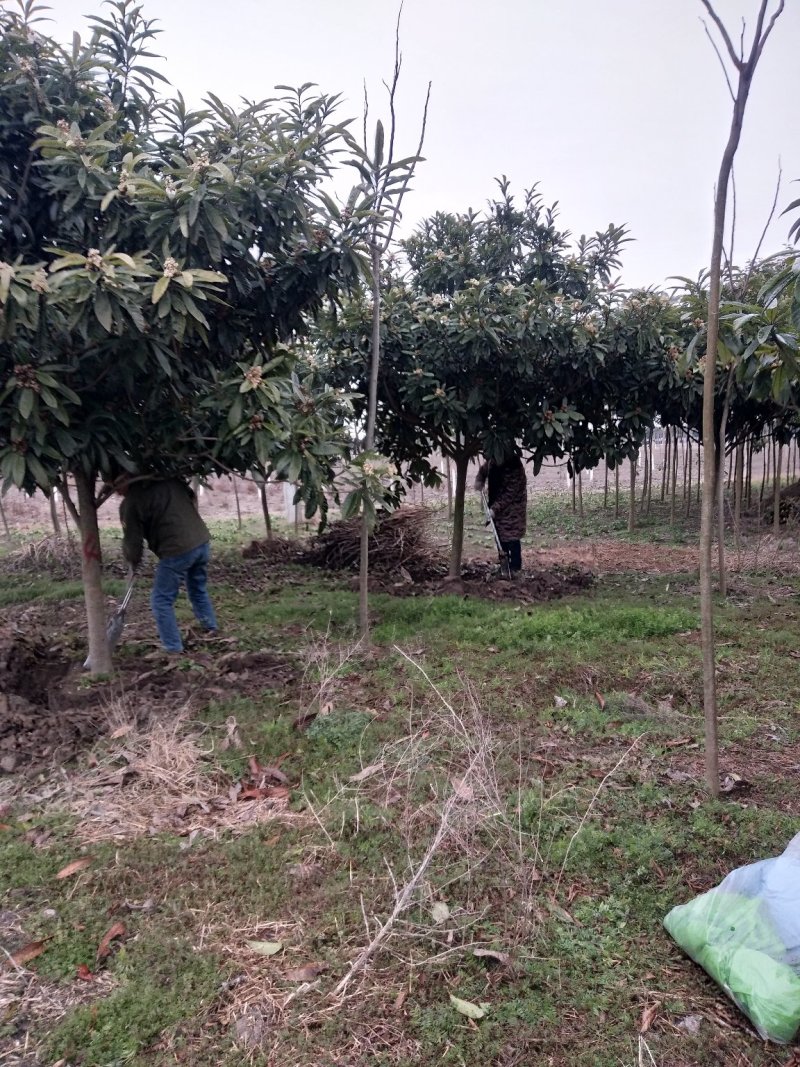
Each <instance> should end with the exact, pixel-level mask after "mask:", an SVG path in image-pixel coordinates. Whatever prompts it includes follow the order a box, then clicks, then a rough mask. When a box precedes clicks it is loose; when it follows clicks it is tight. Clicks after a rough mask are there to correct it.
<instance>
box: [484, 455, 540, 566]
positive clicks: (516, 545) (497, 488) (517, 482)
mask: <svg viewBox="0 0 800 1067" xmlns="http://www.w3.org/2000/svg"><path fill="white" fill-rule="evenodd" d="M475 488H476V489H477V490H478V492H483V491H484V490H486V495H487V500H488V503H489V510H490V511H491V514H492V518H493V519H494V525H495V528H496V530H497V536H498V537H499V538H500V543H501V545H502V546H503V551H504V552H505V553H506V554H507V555H508V564H509V569H510V570H511V572H512V573H516V572H519V571H521V570H522V545H521V544H520V539H521V538H522V537H524V536H525V530H526V529H527V525H528V480H527V478H526V477H525V467H524V465H523V462H522V459H521V458H520V456H519V455H517V454H514V455H511V456H508V457H507V458H506V459H505V460H504V461H503V462H502V463H496V462H495V461H494V460H491V459H490V460H487V461H486V462H485V463H483V464H482V465H481V467H480V469H479V470H478V475H477V477H476V479H475Z"/></svg>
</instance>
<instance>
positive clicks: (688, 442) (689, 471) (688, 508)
mask: <svg viewBox="0 0 800 1067" xmlns="http://www.w3.org/2000/svg"><path fill="white" fill-rule="evenodd" d="M686 454H687V461H686V473H687V474H688V476H689V483H688V487H687V492H686V518H687V519H688V518H689V513H690V512H691V510H692V439H691V437H690V436H689V434H688V432H687V434H686Z"/></svg>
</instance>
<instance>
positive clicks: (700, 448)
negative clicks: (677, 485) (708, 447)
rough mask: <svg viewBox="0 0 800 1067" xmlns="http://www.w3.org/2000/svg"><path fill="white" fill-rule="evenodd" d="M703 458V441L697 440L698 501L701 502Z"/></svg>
mask: <svg viewBox="0 0 800 1067" xmlns="http://www.w3.org/2000/svg"><path fill="white" fill-rule="evenodd" d="M702 458H703V442H702V441H698V442H697V503H698V504H699V503H700V489H701V487H702V484H703V474H702V471H701V469H700V464H701V461H702Z"/></svg>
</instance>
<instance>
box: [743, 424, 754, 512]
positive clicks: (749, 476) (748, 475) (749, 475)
mask: <svg viewBox="0 0 800 1067" xmlns="http://www.w3.org/2000/svg"><path fill="white" fill-rule="evenodd" d="M744 491H745V495H746V497H747V507H748V510H749V509H750V508H751V507H752V506H753V438H752V437H749V438H748V439H747V470H746V472H745V490H744Z"/></svg>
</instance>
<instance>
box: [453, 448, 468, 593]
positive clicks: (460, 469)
mask: <svg viewBox="0 0 800 1067" xmlns="http://www.w3.org/2000/svg"><path fill="white" fill-rule="evenodd" d="M455 465H456V491H455V499H454V502H453V543H452V546H451V549H450V577H451V578H460V577H461V557H462V555H463V552H464V499H465V497H466V490H467V470H468V468H469V456H467V455H462V456H457V457H456V460H455Z"/></svg>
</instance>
